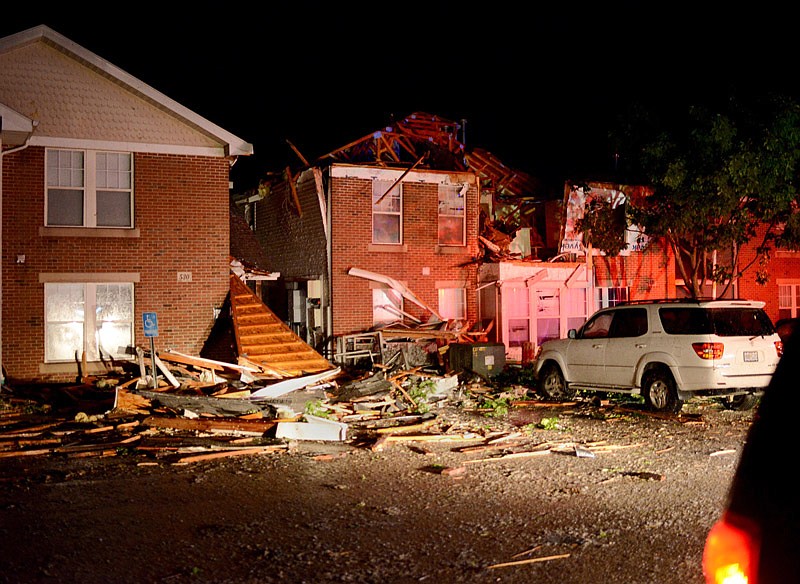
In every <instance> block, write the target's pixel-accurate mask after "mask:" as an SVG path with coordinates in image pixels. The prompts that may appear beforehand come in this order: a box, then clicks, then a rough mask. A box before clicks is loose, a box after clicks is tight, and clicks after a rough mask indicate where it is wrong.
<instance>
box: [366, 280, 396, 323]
mask: <svg viewBox="0 0 800 584" xmlns="http://www.w3.org/2000/svg"><path fill="white" fill-rule="evenodd" d="M402 320H403V296H402V294H400V292H398V291H397V290H394V289H393V288H374V289H373V290H372V324H373V325H374V326H386V325H389V324H392V323H394V322H400V321H402Z"/></svg>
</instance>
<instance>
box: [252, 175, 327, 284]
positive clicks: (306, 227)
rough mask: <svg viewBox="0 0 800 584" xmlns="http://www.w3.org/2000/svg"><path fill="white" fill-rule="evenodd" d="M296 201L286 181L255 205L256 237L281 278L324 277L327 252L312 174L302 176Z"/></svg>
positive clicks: (268, 261)
mask: <svg viewBox="0 0 800 584" xmlns="http://www.w3.org/2000/svg"><path fill="white" fill-rule="evenodd" d="M298 183H299V184H297V185H296V188H297V198H298V200H299V201H300V208H299V209H298V208H297V205H296V203H295V200H294V195H293V194H292V192H291V190H290V189H289V185H288V183H287V182H286V181H284V182H282V183H279V184H277V186H275V187H274V188H273V189H272V190H271V191H270V193H269V194H268V195H267V196H266V197H265V198H264V199H262V200H261V201H259V202H258V203H257V204H256V209H255V213H256V229H255V232H256V236H257V237H258V240H259V241H260V242H261V244H262V246H263V247H264V249H265V250H266V262H267V267H268V269H269V270H272V271H275V272H280V273H281V277H282V278H286V279H293V278H308V277H314V278H317V277H320V276H324V275H325V273H326V272H327V267H326V266H327V260H326V255H327V250H326V242H325V232H324V228H323V223H322V213H321V210H320V204H319V198H318V197H317V188H316V183H315V181H314V176H313V174H312V173H311V172H310V171H309V172H306V173H303V174H302V175H301V176H300V180H299V181H298Z"/></svg>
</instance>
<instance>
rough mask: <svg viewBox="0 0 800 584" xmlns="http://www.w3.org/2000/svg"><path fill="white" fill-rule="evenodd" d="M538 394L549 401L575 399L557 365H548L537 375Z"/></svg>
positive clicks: (573, 391) (572, 390)
mask: <svg viewBox="0 0 800 584" xmlns="http://www.w3.org/2000/svg"><path fill="white" fill-rule="evenodd" d="M539 393H541V394H542V397H544V398H545V399H549V400H556V401H557V400H570V399H572V398H574V397H575V393H576V392H575V390H574V389H570V388H569V386H568V385H567V382H566V381H565V380H564V375H563V374H562V373H561V369H559V367H558V365H556V364H554V363H549V364H547V365H545V366H544V368H543V369H542V372H541V373H540V374H539Z"/></svg>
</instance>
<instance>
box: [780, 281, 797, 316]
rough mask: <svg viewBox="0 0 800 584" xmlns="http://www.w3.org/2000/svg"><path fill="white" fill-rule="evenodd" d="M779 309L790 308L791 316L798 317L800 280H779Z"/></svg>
mask: <svg viewBox="0 0 800 584" xmlns="http://www.w3.org/2000/svg"><path fill="white" fill-rule="evenodd" d="M778 310H779V311H781V310H788V311H789V316H787V317H783V316H781V317H780V318H797V316H798V314H799V313H800V282H778Z"/></svg>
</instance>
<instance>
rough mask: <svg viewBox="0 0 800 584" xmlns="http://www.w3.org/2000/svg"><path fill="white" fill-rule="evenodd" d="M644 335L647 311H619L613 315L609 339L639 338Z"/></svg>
mask: <svg viewBox="0 0 800 584" xmlns="http://www.w3.org/2000/svg"><path fill="white" fill-rule="evenodd" d="M646 333H647V310H646V309H645V308H631V309H630V310H628V309H621V310H618V311H617V312H616V313H615V314H614V320H613V321H612V323H611V332H610V334H609V336H610V337H612V338H622V337H641V336H642V335H644V334H646Z"/></svg>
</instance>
